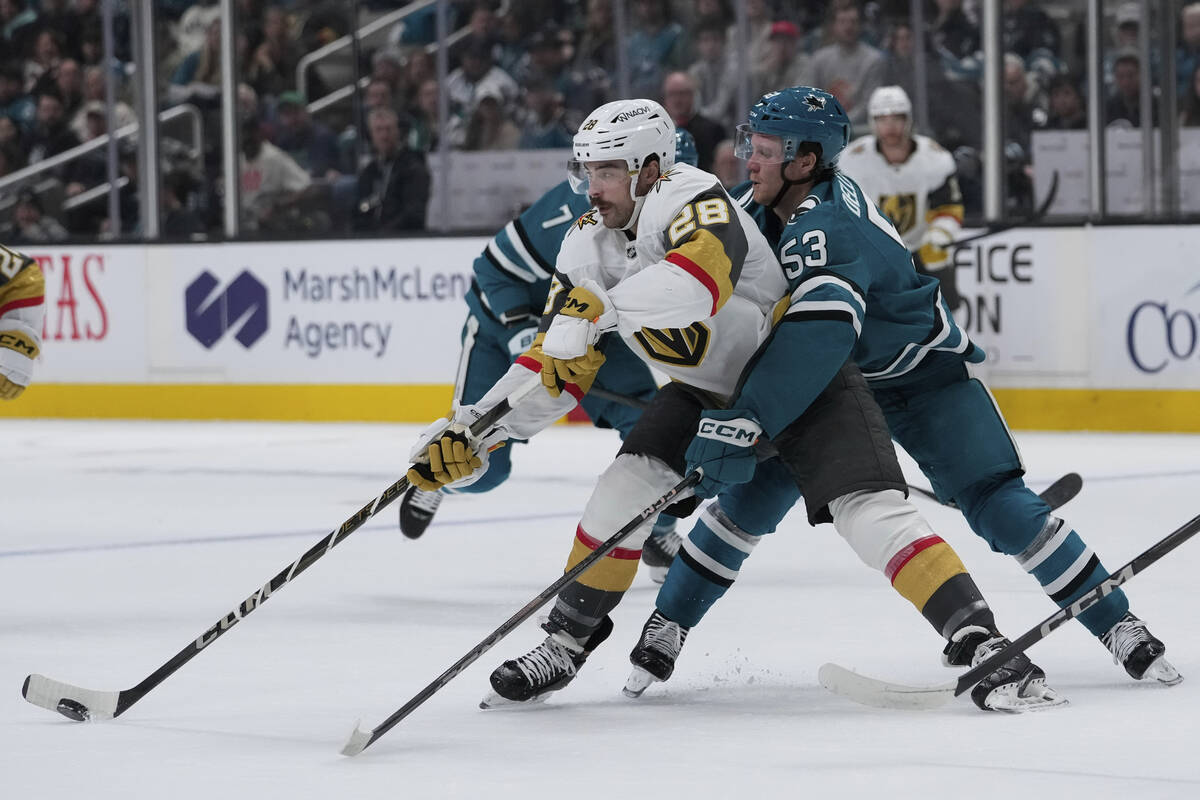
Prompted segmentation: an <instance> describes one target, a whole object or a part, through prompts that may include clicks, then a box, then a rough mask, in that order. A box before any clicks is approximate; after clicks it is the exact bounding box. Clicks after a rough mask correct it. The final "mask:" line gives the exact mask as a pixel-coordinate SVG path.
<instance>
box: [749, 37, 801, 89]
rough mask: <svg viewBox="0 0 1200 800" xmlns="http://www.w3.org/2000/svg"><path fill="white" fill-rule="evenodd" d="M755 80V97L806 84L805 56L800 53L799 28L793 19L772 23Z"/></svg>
mask: <svg viewBox="0 0 1200 800" xmlns="http://www.w3.org/2000/svg"><path fill="white" fill-rule="evenodd" d="M754 82H755V89H754V92H753V95H754V96H755V97H762V96H763V95H764V94H766V93H767V92H774V91H778V90H779V89H784V88H787V87H788V86H807V85H808V84H809V76H808V55H807V54H805V53H802V52H800V28H798V27H797V26H796V24H795V23H794V22H787V21H784V20H781V21H779V22H776V23H774V24H772V25H771V35H770V37H769V38H768V39H767V49H766V56H765V59H764V60H763V61H762V62H761V63H760V64H759V65H758V67H757V71H756V72H755V73H754Z"/></svg>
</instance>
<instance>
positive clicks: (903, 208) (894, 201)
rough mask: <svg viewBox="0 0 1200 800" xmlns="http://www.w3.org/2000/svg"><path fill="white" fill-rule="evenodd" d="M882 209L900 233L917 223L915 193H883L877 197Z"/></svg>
mask: <svg viewBox="0 0 1200 800" xmlns="http://www.w3.org/2000/svg"><path fill="white" fill-rule="evenodd" d="M879 210H880V211H882V212H883V213H884V214H885V215H886V216H887V218H888V219H890V220H891V221H892V224H893V225H895V226H896V230H898V231H899V232H900V233H901V234H905V233H908V232H909V231H911V230H912V229H913V228H914V227H916V225H917V196H916V195H915V194H911V193H909V194H885V195H884V196H883V197H881V198H879Z"/></svg>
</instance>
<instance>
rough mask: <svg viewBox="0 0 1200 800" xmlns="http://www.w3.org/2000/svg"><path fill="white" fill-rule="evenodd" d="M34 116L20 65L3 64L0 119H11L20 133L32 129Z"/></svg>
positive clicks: (0, 1)
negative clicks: (19, 129)
mask: <svg viewBox="0 0 1200 800" xmlns="http://www.w3.org/2000/svg"><path fill="white" fill-rule="evenodd" d="M2 2H4V0H0V3H2ZM36 115H37V103H36V102H35V101H34V99H33V98H32V97H30V96H29V95H28V94H26V93H25V81H24V78H23V77H22V74H21V67H20V65H19V64H18V63H17V62H15V61H6V62H4V64H3V65H0V117H7V118H8V119H11V120H12V121H13V122H14V123H16V124H17V125H18V126H19V127H20V128H21V130H22V131H27V130H29V129H30V128H32V127H33V120H34V117H35V116H36Z"/></svg>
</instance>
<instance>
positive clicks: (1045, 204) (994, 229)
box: [946, 170, 1058, 250]
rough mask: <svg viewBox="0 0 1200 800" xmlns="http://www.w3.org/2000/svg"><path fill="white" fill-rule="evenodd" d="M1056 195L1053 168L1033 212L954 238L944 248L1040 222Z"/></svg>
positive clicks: (1056, 186) (1056, 173) (1055, 177)
mask: <svg viewBox="0 0 1200 800" xmlns="http://www.w3.org/2000/svg"><path fill="white" fill-rule="evenodd" d="M1057 195H1058V170H1054V174H1053V175H1051V176H1050V188H1049V189H1048V190H1047V191H1046V199H1045V200H1043V201H1042V204H1041V205H1040V206H1038V207H1037V209H1035V210H1034V212H1033V213H1032V214H1030V215H1029V216H1028V217H1025V218H1024V219H1018V220H1013V221H1012V222H1002V223H1000V224H999V225H992V226H990V227H988V228H987V229H986V230H983V231H980V232H979V233H973V234H971V235H970V236H967V237H964V238H962V239H956V240H954V241H953V242H951V243H950V244H948V245H946V249H947V250H953V249H954V248H956V247H961V246H962V245H964V244H970V243H971V242H974V241H977V240H979V239H984V238H987V237H988V236H995V235H996V234H997V233H1004V232H1005V231H1010V230H1012V229H1013V228H1021V227H1024V226H1026V225H1032V224H1033V223H1035V222H1041V221H1042V219H1044V218H1045V216H1046V212H1048V211H1049V210H1050V206H1051V205H1053V204H1054V198H1055V197H1056V196H1057Z"/></svg>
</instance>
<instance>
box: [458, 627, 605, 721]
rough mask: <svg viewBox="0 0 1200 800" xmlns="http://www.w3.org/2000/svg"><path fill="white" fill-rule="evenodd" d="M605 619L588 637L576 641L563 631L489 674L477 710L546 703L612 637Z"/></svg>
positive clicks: (553, 634)
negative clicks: (488, 681) (490, 686)
mask: <svg viewBox="0 0 1200 800" xmlns="http://www.w3.org/2000/svg"><path fill="white" fill-rule="evenodd" d="M612 629H613V624H612V620H611V619H609V618H608V617H605V618H604V621H603V622H602V623H601V624H600V627H599V628H597V629H596V631H595V632H594V633H592V635H591V636H589V637H588V638H587V639H586V640H583V641H580V640H579V639H576V638H575V637H573V636H571V635H570V634H568V633H566V632H565V631H556V632H554V633H551V634H550V635H549V636H547V637H546V639H545V641H543V642H542V643H541V644H539V645H538V646H537V647H535V648H533V649H532V650H530V651H529V652H528V653H526V654H525V655H523V656H521V657H520V658H516V659H512V660H510V661H505V662H504V663H503V664H501V665H500V666H499V667H496V669H495V670H494V671H493V672H492V675H491V678H490V679H489V680H490V681H491V684H492V690H493V691H491V692H488V694H487V696H486V697H484V698H483V700H482V701H481V702H480V703H479V707H480V708H485V709H486V708H498V707H502V706H512V705H533V704H534V703H540V702H542V701H544V700H545V699H546V697H547V696H548V695H549V694H550V692H556V691H558V690H559V689H561V688H563V687H564V686H566V685H567V684H568V683H570V682H571V681H573V680H574V679H575V675H576V674H577V673H578V672H579V668H580V667H582V666H583V663H584V662H585V661H587V657H588V656H589V655H591V654H592V651H593V650H595V649H596V648H597V647H599V646H600V644H601V643H602V642H603V641H604V640H605V639H607V638H608V636H609V634H611V633H612Z"/></svg>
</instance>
